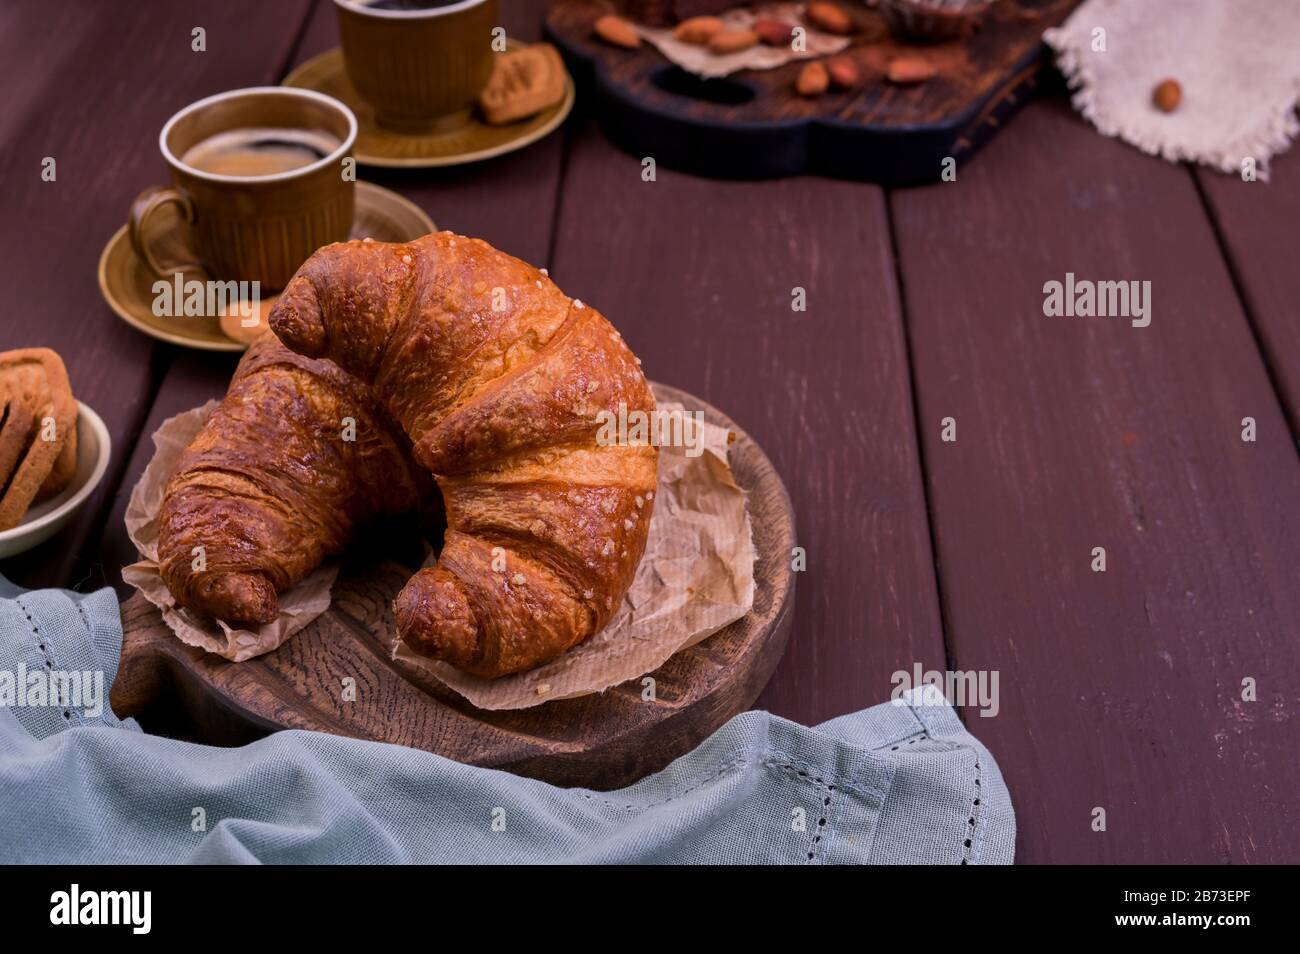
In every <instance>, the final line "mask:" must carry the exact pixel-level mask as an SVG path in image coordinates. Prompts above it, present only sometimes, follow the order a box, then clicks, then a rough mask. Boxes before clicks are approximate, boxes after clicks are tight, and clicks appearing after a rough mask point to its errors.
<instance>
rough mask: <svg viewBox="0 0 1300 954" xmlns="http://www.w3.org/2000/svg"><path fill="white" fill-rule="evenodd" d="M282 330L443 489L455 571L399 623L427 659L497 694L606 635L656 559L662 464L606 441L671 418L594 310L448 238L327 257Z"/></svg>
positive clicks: (420, 584) (420, 593)
mask: <svg viewBox="0 0 1300 954" xmlns="http://www.w3.org/2000/svg"><path fill="white" fill-rule="evenodd" d="M270 322H271V327H272V330H274V331H275V333H276V334H277V335H278V336H279V337H280V339H281V340H282V341H283V342H284V343H285V344H286V345H288V346H289V347H290V348H293V349H294V350H296V351H298V352H300V353H302V354H304V355H307V356H310V357H327V358H329V359H331V360H333V361H334V362H335V363H337V364H338V365H339V366H340V367H342V368H344V369H345V370H347V371H349V372H351V373H352V374H354V375H356V376H357V377H359V378H361V379H362V380H363V381H366V382H368V383H369V384H370V385H371V389H372V392H373V394H374V396H375V397H376V399H377V400H378V401H379V402H380V403H381V404H382V405H383V406H384V407H385V409H386V410H387V411H388V413H389V414H390V415H391V416H392V418H393V419H394V420H395V421H396V422H397V423H398V424H399V425H400V426H401V427H402V428H403V430H404V431H405V432H406V434H407V436H408V437H409V438H410V439H411V442H412V445H413V453H414V456H415V459H416V461H417V462H418V463H419V464H420V465H421V466H423V467H425V468H427V469H428V470H429V471H430V472H431V473H432V474H433V475H434V476H435V477H436V479H437V482H438V486H439V487H440V488H441V490H442V494H443V500H444V503H445V506H446V511H447V534H446V537H445V539H444V543H443V549H442V552H441V554H440V556H439V558H438V563H437V565H436V566H434V567H431V568H427V569H424V570H421V571H420V572H418V573H417V574H416V575H415V576H414V577H412V578H411V580H410V581H409V582H408V583H407V585H406V586H405V587H404V588H403V590H402V591H401V593H399V594H398V596H397V599H396V602H395V607H394V608H395V611H396V617H397V628H398V637H399V638H400V639H402V640H404V641H405V642H406V644H407V645H408V646H410V647H411V649H413V650H415V651H416V652H418V653H421V654H424V655H427V656H431V657H434V658H437V659H442V660H445V661H447V662H449V663H451V664H452V665H454V666H456V667H458V668H460V669H462V670H464V671H466V672H469V673H472V674H474V675H478V676H482V677H486V678H492V677H496V676H501V675H504V674H506V673H512V672H518V671H520V670H524V669H529V668H532V667H533V666H536V665H538V664H540V663H542V662H545V661H546V660H548V659H552V658H554V657H555V656H558V655H559V654H560V653H562V652H564V651H565V650H567V649H569V648H570V647H572V646H575V645H577V644H578V643H581V642H582V641H583V640H585V639H588V638H589V637H591V636H592V635H594V634H595V633H596V632H598V631H599V630H600V629H601V627H603V626H604V625H605V623H606V622H607V621H608V620H609V618H610V616H611V615H612V614H613V612H614V610H615V609H616V608H617V606H618V604H619V602H620V601H621V600H622V598H623V595H624V593H626V592H627V589H628V587H629V586H630V585H631V583H632V578H633V576H634V575H635V573H636V568H637V564H638V563H639V562H640V559H641V555H642V553H643V552H644V550H645V542H646V537H647V535H648V532H649V526H650V511H651V509H652V505H651V504H650V503H649V501H651V500H652V499H653V492H654V487H655V479H656V469H657V463H658V452H657V450H656V449H655V448H654V447H653V446H650V445H649V444H645V445H630V444H627V443H621V444H602V443H600V442H598V441H597V439H596V434H597V430H598V425H597V420H598V416H599V415H601V414H602V413H606V414H608V413H617V412H618V411H619V409H620V405H621V406H622V408H623V409H624V413H627V410H640V411H643V412H647V413H648V412H651V411H653V410H654V397H653V396H652V394H651V392H650V387H649V385H648V384H647V382H646V379H645V375H644V374H642V372H641V369H640V366H639V362H638V361H637V359H636V357H635V356H634V355H633V354H632V352H631V351H630V350H629V349H628V347H627V345H626V344H625V343H624V342H623V340H622V337H621V336H620V335H619V334H618V333H617V332H616V331H615V330H614V329H613V327H612V326H611V325H610V324H609V322H608V321H606V320H605V319H604V318H603V317H602V316H601V315H600V314H599V312H597V311H596V309H594V308H592V307H591V306H590V305H585V304H582V303H579V302H575V301H574V300H572V299H570V298H568V297H567V296H566V295H564V293H563V292H561V291H560V290H559V289H558V288H557V287H556V286H555V284H554V283H553V282H551V281H550V279H549V278H547V277H546V274H545V272H544V271H541V270H538V269H536V268H533V267H532V266H531V265H527V264H526V263H524V262H521V261H519V260H518V259H516V258H513V257H511V256H509V255H506V254H504V253H503V252H499V251H497V250H496V249H494V248H492V247H491V246H490V245H488V244H487V243H486V242H483V241H480V240H478V239H467V238H464V237H461V236H455V235H452V234H451V233H449V232H440V233H437V234H434V235H428V236H425V237H424V238H422V239H419V240H417V241H414V242H409V243H402V244H389V243H383V242H369V241H354V242H345V243H340V244H336V245H329V246H326V247H325V248H322V249H320V250H319V251H318V252H316V254H314V255H313V256H312V257H311V258H310V259H308V260H307V262H306V263H305V264H304V265H303V266H302V268H300V269H299V270H298V273H297V274H296V275H295V276H294V278H293V280H292V281H290V283H289V285H288V287H287V288H286V289H285V290H284V293H283V294H282V295H281V296H280V299H279V300H278V301H277V303H276V306H275V308H274V309H273V310H272V312H271V317H270Z"/></svg>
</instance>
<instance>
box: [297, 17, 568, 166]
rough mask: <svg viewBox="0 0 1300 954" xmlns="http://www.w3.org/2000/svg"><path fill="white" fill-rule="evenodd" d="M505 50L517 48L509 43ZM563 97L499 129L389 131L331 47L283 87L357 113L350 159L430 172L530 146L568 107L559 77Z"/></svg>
mask: <svg viewBox="0 0 1300 954" xmlns="http://www.w3.org/2000/svg"><path fill="white" fill-rule="evenodd" d="M510 45H511V47H512V48H513V47H516V46H518V45H519V44H515V43H511V44H510ZM564 79H565V83H564V98H563V99H562V100H560V102H559V103H557V104H556V105H554V106H552V107H551V108H550V109H547V110H543V111H542V112H540V113H538V114H537V115H536V116H532V117H530V118H528V119H521V120H520V121H519V122H517V123H510V124H509V125H505V126H489V125H488V124H487V123H485V122H483V121H482V120H481V119H479V118H478V117H477V116H475V117H473V118H471V119H470V120H469V121H468V122H466V123H465V125H463V126H458V127H456V128H455V129H451V130H446V131H443V132H430V133H415V134H409V133H395V132H390V131H389V130H387V129H383V128H382V127H380V126H379V125H378V124H376V123H375V111H374V110H373V109H371V108H370V107H369V106H367V105H366V103H365V101H364V100H362V99H361V97H360V96H358V95H357V91H356V90H355V89H353V88H352V84H351V82H349V81H348V74H347V71H346V70H345V69H344V66H343V51H342V50H341V49H339V48H337V47H336V48H335V49H332V50H330V51H328V52H326V53H322V54H321V55H320V56H317V57H315V58H314V59H310V60H308V61H307V62H306V63H304V64H302V66H300V67H298V68H297V69H296V70H294V71H293V72H292V73H290V74H289V75H288V76H287V77H286V78H285V81H284V85H285V86H298V87H301V88H302V89H310V90H315V91H316V92H318V93H325V94H326V95H327V96H333V97H334V98H335V99H339V100H342V101H343V102H344V103H346V104H347V105H348V108H350V109H351V110H352V111H353V112H354V113H356V115H357V124H358V126H359V127H360V128H359V129H358V130H357V144H356V145H355V146H354V147H353V149H352V155H353V156H355V157H356V160H357V162H360V163H364V164H365V165H368V166H384V167H388V168H432V167H434V166H459V165H463V164H465V163H469V162H478V161H480V160H482V159H490V158H492V157H493V156H500V155H504V154H505V153H507V152H514V151H515V150H516V149H522V148H524V146H527V145H529V144H530V143H534V142H536V141H537V140H539V139H541V138H542V137H543V136H545V135H546V134H547V133H550V132H552V131H553V130H555V129H556V128H558V127H559V125H560V123H562V122H564V119H565V117H566V116H568V115H569V110H571V109H573V98H574V92H573V77H571V76H569V75H568V74H567V73H566V74H565V77H564Z"/></svg>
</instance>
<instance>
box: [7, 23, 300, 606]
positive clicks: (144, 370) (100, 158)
mask: <svg viewBox="0 0 1300 954" xmlns="http://www.w3.org/2000/svg"><path fill="white" fill-rule="evenodd" d="M156 7H157V9H150V11H149V13H148V14H147V15H143V14H141V13H140V12H139V11H124V10H123V8H122V7H121V6H120V5H117V4H108V3H92V2H69V3H59V4H48V3H41V2H37V0H23V2H19V3H12V4H5V14H4V17H5V19H4V29H3V30H2V31H0V62H2V63H3V64H4V70H5V75H6V77H7V80H6V104H5V108H4V110H0V144H3V148H0V172H2V173H3V175H4V179H5V182H6V183H7V185H6V188H5V189H3V190H0V221H3V222H4V223H5V228H4V229H2V230H0V283H3V285H4V287H5V289H6V294H7V295H8V298H9V301H10V302H11V303H12V304H13V307H15V308H19V309H21V311H20V313H18V314H17V315H15V316H13V317H11V318H10V319H9V320H5V321H3V322H0V349H8V348H15V347H28V346H36V345H41V346H46V347H50V348H54V349H55V350H56V351H58V352H59V353H60V354H61V355H62V356H63V359H64V363H65V364H66V365H67V368H68V375H69V378H70V379H71V382H72V388H73V392H74V394H75V395H76V396H77V397H78V398H80V399H81V400H83V401H85V402H86V403H87V404H88V405H90V406H91V407H92V408H94V409H95V410H96V411H97V412H99V414H100V415H101V416H102V417H103V419H104V423H105V424H106V425H107V426H108V429H109V433H110V435H111V437H112V440H113V446H114V456H113V460H112V461H110V464H109V471H108V474H107V475H106V477H105V479H104V482H103V484H102V485H101V486H100V489H99V490H97V491H96V492H95V494H94V495H93V496H92V497H91V499H90V500H89V501H88V502H87V504H86V506H85V507H84V509H83V510H82V511H81V513H80V514H79V515H78V516H77V517H76V518H75V519H74V521H73V523H72V524H71V525H70V526H69V527H68V528H67V529H66V530H64V531H63V532H61V533H59V534H57V535H56V536H55V537H53V538H52V539H51V540H50V541H49V542H48V543H46V544H44V545H42V546H41V547H38V548H36V549H35V550H31V551H29V552H28V553H25V554H22V555H21V556H19V557H17V558H14V559H10V560H6V561H3V562H0V572H3V573H4V574H5V575H6V576H9V577H10V578H11V579H13V580H15V581H16V582H19V583H23V584H27V585H50V584H54V583H59V584H63V585H81V586H82V587H84V588H93V587H95V586H101V585H103V584H104V583H105V582H106V575H105V574H104V572H103V571H102V569H101V568H100V567H99V566H98V565H97V563H98V561H97V560H96V559H95V557H94V551H95V543H96V539H97V537H98V534H99V531H100V529H101V528H102V527H103V525H104V516H105V511H106V509H107V506H108V501H109V500H110V498H111V496H112V493H113V489H114V487H115V486H116V485H117V483H118V482H119V481H120V479H121V475H122V468H123V466H124V464H125V462H126V460H127V458H128V457H129V456H130V453H131V448H132V447H133V446H134V444H135V441H136V437H137V435H138V434H139V431H140V426H141V424H142V422H143V420H144V417H145V414H146V413H147V410H148V406H149V401H150V398H151V395H152V391H153V388H154V384H155V381H156V379H157V376H158V375H159V374H160V373H161V372H162V369H163V367H165V364H166V362H167V360H168V352H167V351H166V349H164V348H161V347H159V346H157V345H155V344H154V343H153V342H152V341H150V340H149V339H148V338H146V337H144V336H143V335H141V334H139V333H138V332H136V331H135V330H134V329H132V328H130V327H128V326H127V325H125V324H124V323H123V322H122V321H120V320H119V319H118V318H117V317H116V316H115V315H114V314H113V313H112V312H111V311H110V310H109V308H108V306H107V305H106V304H105V303H104V302H103V300H102V299H101V298H100V294H99V289H98V287H97V285H96V282H95V272H96V263H97V261H98V259H99V254H100V251H101V250H102V249H103V246H104V243H105V242H107V241H108V239H109V238H110V237H111V236H112V235H113V233H114V231H116V230H117V228H118V227H119V226H121V224H122V223H123V222H124V221H125V219H126V214H127V210H128V208H129V206H130V204H131V200H132V199H134V198H135V196H136V194H137V193H138V192H139V191H140V190H141V189H143V188H144V187H145V186H148V185H151V184H154V183H162V182H165V181H166V179H167V172H166V167H165V166H164V164H163V161H162V157H161V156H160V155H159V153H158V132H159V130H160V129H161V128H162V125H163V123H164V122H166V120H167V118H168V117H169V116H171V115H172V114H173V113H174V112H176V110H178V109H180V108H181V107H182V106H185V105H186V104H188V103H190V102H192V101H193V100H195V99H198V98H200V97H202V96H206V95H209V94H211V93H215V92H219V91H221V90H223V89H228V88H231V87H237V86H256V85H262V84H265V83H268V82H270V81H272V80H274V78H275V77H276V74H277V71H278V70H279V69H280V67H281V65H282V63H283V61H284V59H285V58H286V56H287V55H288V51H289V46H290V43H291V41H292V39H293V36H294V34H295V32H296V30H297V27H298V25H299V23H300V22H301V21H302V17H303V15H304V13H305V10H306V7H307V4H306V2H305V0H302V2H286V3H277V4H263V3H259V2H257V0H232V2H229V3H222V4H219V5H214V4H208V3H202V2H199V0H186V2H176V3H166V4H158V5H156ZM251 25H256V28H252V26H251ZM195 26H203V27H204V28H205V29H206V30H207V52H206V53H199V52H194V51H193V50H191V48H190V43H191V39H190V31H191V29H192V28H193V27H195ZM47 156H49V157H53V158H54V159H55V160H56V163H57V167H56V168H57V179H56V180H55V181H54V182H45V181H42V179H41V171H42V161H43V159H44V157H47ZM112 575H113V576H115V575H116V574H112Z"/></svg>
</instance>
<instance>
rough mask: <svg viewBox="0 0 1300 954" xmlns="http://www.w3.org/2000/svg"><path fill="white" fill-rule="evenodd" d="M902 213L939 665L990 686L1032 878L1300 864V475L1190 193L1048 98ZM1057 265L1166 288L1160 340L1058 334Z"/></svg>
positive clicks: (1022, 854) (989, 736)
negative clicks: (991, 677)
mask: <svg viewBox="0 0 1300 954" xmlns="http://www.w3.org/2000/svg"><path fill="white" fill-rule="evenodd" d="M892 209H893V213H894V221H895V226H896V230H897V238H898V248H899V253H900V256H901V268H902V275H903V277H904V297H905V300H906V306H907V311H908V320H909V323H910V330H911V340H912V342H913V348H914V350H913V360H914V368H915V373H916V376H917V386H918V392H919V426H920V428H921V434H922V438H923V442H924V447H925V461H926V471H927V482H928V489H929V497H930V508H931V514H932V519H933V522H934V530H935V538H936V541H937V548H938V558H939V565H940V568H941V571H940V581H939V582H940V588H941V592H942V597H943V602H944V607H945V618H946V621H947V635H948V645H949V650H950V653H951V655H952V657H953V660H954V664H955V666H956V667H958V668H960V669H963V670H995V671H998V672H999V673H1000V680H1001V693H1000V697H1001V698H1000V713H999V715H998V716H997V717H996V718H987V719H984V718H974V719H968V723H969V724H970V725H971V729H972V730H973V731H974V732H975V733H976V734H977V735H978V736H979V737H980V739H981V740H982V741H983V742H985V743H986V744H987V745H988V746H989V748H990V749H991V750H992V751H993V752H994V754H995V755H996V756H997V759H998V764H999V765H1000V766H1001V768H1002V771H1003V774H1004V775H1005V776H1006V778H1007V782H1008V784H1009V786H1010V788H1011V791H1012V793H1013V797H1014V800H1015V805H1016V814H1017V828H1018V829H1019V833H1020V834H1019V845H1018V848H1017V853H1016V856H1017V860H1018V861H1024V862H1107V863H1122V862H1139V861H1140V862H1148V863H1183V862H1249V861H1257V862H1284V861H1290V862H1295V861H1297V860H1300V843H1297V840H1296V838H1295V834H1294V830H1295V824H1296V821H1297V816H1296V801H1295V792H1296V791H1297V789H1300V762H1297V760H1296V758H1295V752H1296V750H1297V743H1298V742H1300V722H1298V721H1297V720H1296V717H1295V713H1296V711H1297V709H1296V705H1297V702H1300V651H1298V650H1297V644H1296V639H1295V636H1296V633H1297V632H1298V631H1300V585H1298V584H1300V514H1298V513H1297V510H1296V507H1295V501H1296V500H1297V496H1298V494H1300V462H1298V461H1297V456H1296V452H1295V447H1294V446H1293V445H1292V443H1291V440H1290V438H1289V435H1288V434H1287V431H1286V425H1285V422H1284V421H1283V419H1282V415H1281V413H1280V411H1279V407H1278V403H1277V399H1276V397H1275V395H1274V394H1273V392H1272V390H1271V389H1270V387H1269V382H1268V379H1267V377H1266V376H1265V373H1264V369H1263V367H1262V365H1261V362H1260V356H1259V354H1258V352H1257V351H1256V348H1255V345H1254V341H1253V340H1252V337H1251V334H1250V330H1249V327H1248V325H1247V323H1246V320H1245V317H1244V315H1243V313H1242V309H1241V305H1240V302H1239V301H1238V300H1237V297H1236V296H1235V294H1234V291H1233V287H1232V283H1231V281H1230V278H1229V275H1228V272H1227V269H1226V268H1225V265H1224V262H1223V260H1222V259H1221V257H1220V256H1219V254H1218V251H1217V248H1216V244H1215V240H1214V235H1213V233H1212V230H1211V228H1210V224H1209V222H1208V221H1207V219H1206V216H1205V213H1204V210H1203V207H1202V205H1201V203H1200V202H1199V200H1198V196H1197V193H1196V190H1195V188H1194V185H1193V182H1192V180H1191V178H1190V176H1189V174H1188V173H1187V172H1186V171H1185V170H1184V169H1181V168H1178V167H1176V166H1172V165H1169V164H1166V163H1164V162H1162V161H1160V160H1156V159H1151V158H1148V157H1145V156H1143V155H1142V154H1140V153H1139V152H1137V151H1136V150H1133V149H1131V148H1129V147H1128V146H1125V145H1122V144H1120V143H1118V142H1116V141H1114V140H1108V139H1104V138H1102V137H1100V136H1098V135H1096V134H1095V132H1094V131H1093V130H1092V129H1091V128H1089V127H1088V126H1087V125H1086V124H1085V123H1083V122H1082V121H1081V120H1079V119H1078V118H1077V117H1076V116H1074V115H1073V114H1072V113H1071V112H1070V110H1069V108H1068V107H1067V106H1066V105H1065V104H1064V103H1062V102H1054V103H1050V104H1049V103H1038V104H1034V105H1032V106H1030V107H1029V108H1027V109H1026V110H1025V112H1024V114H1023V115H1022V116H1021V117H1020V118H1019V119H1018V120H1017V122H1016V124H1015V126H1014V127H1012V128H1011V129H1008V130H1007V131H1006V134H1005V135H1004V136H1003V137H1000V138H999V139H998V141H997V142H995V143H993V144H992V145H991V146H990V148H989V151H988V153H987V154H986V155H985V156H984V157H983V159H982V161H981V162H978V163H976V164H974V165H972V166H971V167H970V168H969V169H965V170H961V171H960V172H959V175H958V182H957V183H954V184H950V185H948V184H945V185H937V186H932V187H930V188H927V189H922V190H915V191H910V192H907V193H900V194H896V195H895V196H893V197H892ZM1067 271H1069V272H1074V273H1075V274H1076V275H1077V276H1078V277H1079V278H1081V279H1092V280H1108V279H1110V280H1147V281H1150V282H1151V283H1152V301H1153V315H1152V321H1151V325H1150V326H1149V327H1146V328H1134V327H1132V326H1131V324H1130V322H1129V321H1128V320H1125V319H1113V318H1048V317H1045V316H1044V314H1043V300H1044V291H1043V286H1044V283H1045V282H1047V281H1050V280H1053V279H1055V280H1064V278H1065V274H1066V272H1067ZM1247 415H1250V416H1254V417H1255V418H1256V419H1257V420H1258V422H1259V433H1260V438H1259V441H1258V442H1257V443H1243V442H1242V440H1241V436H1240V435H1241V419H1242V417H1244V416H1247ZM946 416H952V417H954V418H955V419H956V422H957V441H956V442H955V443H945V442H943V441H942V440H941V439H940V421H941V419H942V418H944V417H946ZM1099 546H1100V547H1105V549H1106V559H1107V567H1106V572H1104V573H1099V572H1093V571H1092V569H1091V562H1092V559H1093V555H1092V548H1093V547H1099ZM1248 677H1249V678H1253V679H1255V680H1257V681H1258V694H1259V701H1258V702H1253V703H1252V702H1244V701H1243V700H1242V680H1243V679H1246V678H1248ZM1095 807H1101V808H1104V809H1105V810H1106V813H1107V830H1106V832H1104V833H1099V832H1094V831H1092V830H1091V827H1090V826H1091V823H1092V818H1093V816H1092V812H1093V810H1094V808H1095Z"/></svg>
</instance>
